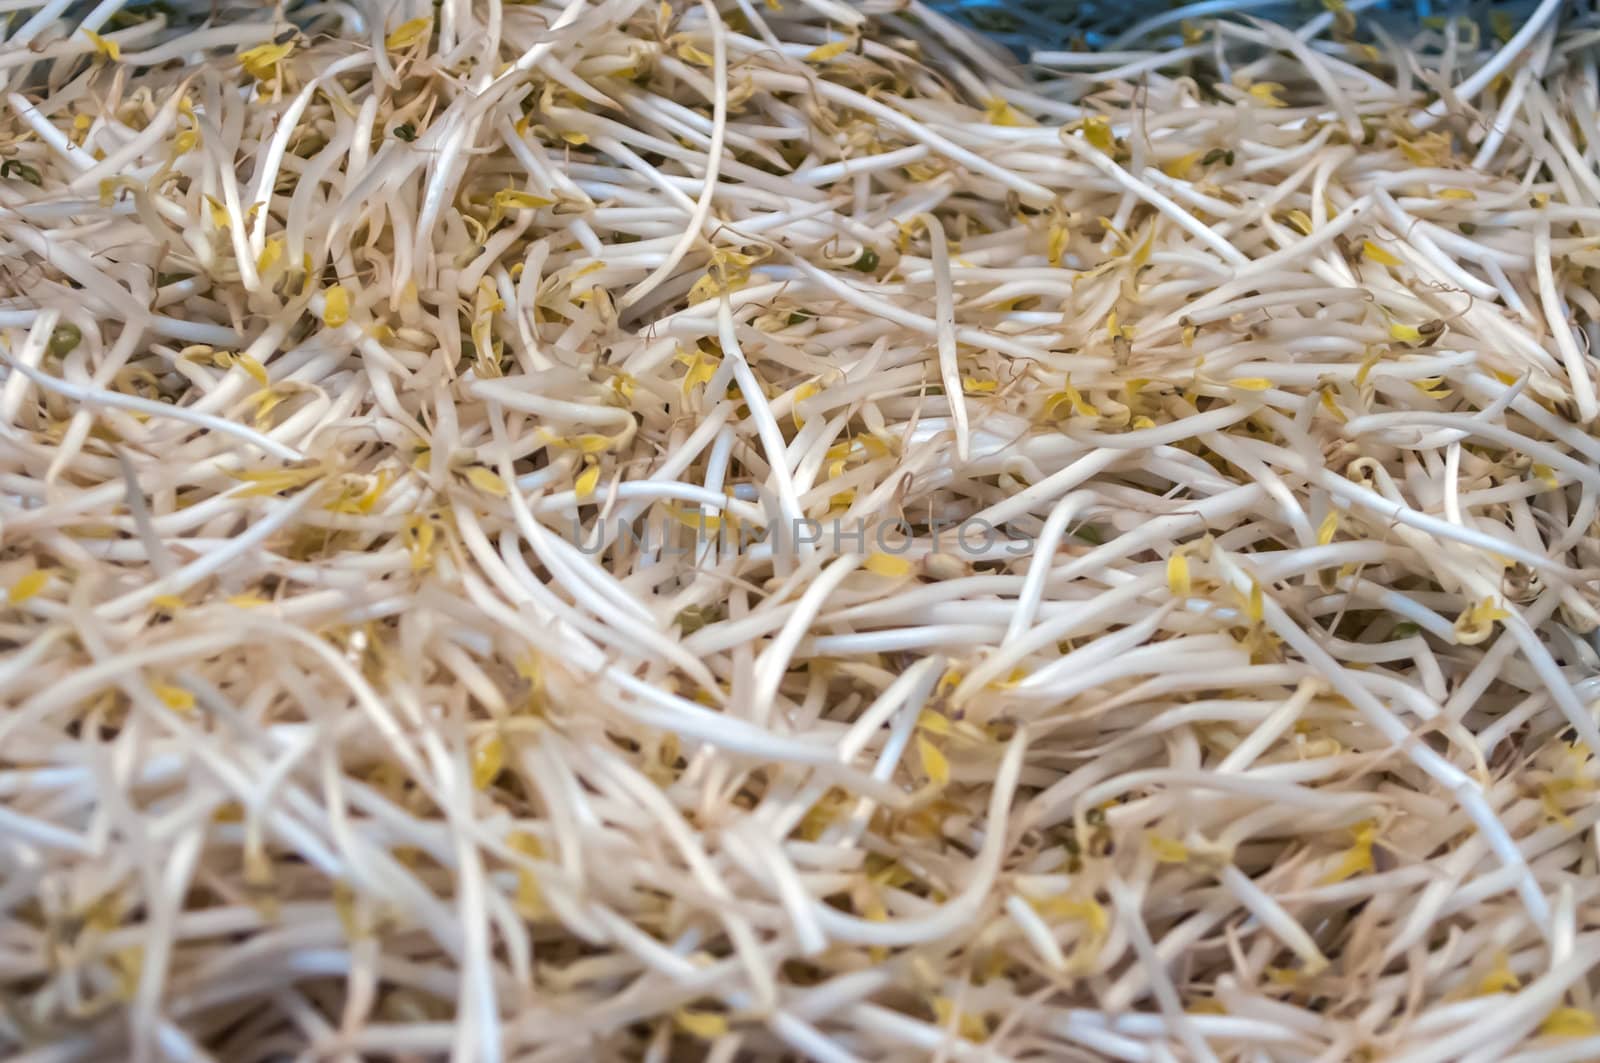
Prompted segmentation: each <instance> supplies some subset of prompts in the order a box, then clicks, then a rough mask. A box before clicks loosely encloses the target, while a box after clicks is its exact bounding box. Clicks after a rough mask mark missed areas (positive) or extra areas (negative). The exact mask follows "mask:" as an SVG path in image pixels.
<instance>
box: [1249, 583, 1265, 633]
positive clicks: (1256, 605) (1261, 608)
mask: <svg viewBox="0 0 1600 1063" xmlns="http://www.w3.org/2000/svg"><path fill="white" fill-rule="evenodd" d="M1266 611H1267V607H1266V595H1265V594H1264V593H1263V592H1262V590H1261V584H1260V583H1258V582H1256V581H1255V580H1251V581H1250V596H1249V597H1248V598H1247V599H1246V600H1245V615H1246V616H1248V617H1249V618H1250V622H1251V623H1252V624H1259V623H1261V618H1262V617H1263V616H1265V615H1266Z"/></svg>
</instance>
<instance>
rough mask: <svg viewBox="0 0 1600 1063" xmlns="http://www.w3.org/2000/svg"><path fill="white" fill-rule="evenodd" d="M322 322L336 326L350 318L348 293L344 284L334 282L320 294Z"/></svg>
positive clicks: (331, 326)
mask: <svg viewBox="0 0 1600 1063" xmlns="http://www.w3.org/2000/svg"><path fill="white" fill-rule="evenodd" d="M322 299H323V307H322V323H323V324H324V325H327V326H328V327H329V328H338V327H340V326H341V325H343V324H345V323H346V322H348V321H349V320H350V293H349V292H348V291H346V290H345V287H344V285H342V284H335V285H334V286H333V287H331V288H329V289H328V290H327V291H326V292H324V293H323V294H322Z"/></svg>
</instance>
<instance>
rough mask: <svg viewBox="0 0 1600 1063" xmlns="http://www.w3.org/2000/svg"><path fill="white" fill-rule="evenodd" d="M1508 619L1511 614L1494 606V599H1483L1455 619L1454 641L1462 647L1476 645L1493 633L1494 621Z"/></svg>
mask: <svg viewBox="0 0 1600 1063" xmlns="http://www.w3.org/2000/svg"><path fill="white" fill-rule="evenodd" d="M1510 617H1511V613H1510V612H1509V611H1508V610H1506V609H1503V608H1501V607H1500V606H1499V605H1496V604H1495V600H1494V598H1492V597H1488V598H1484V599H1483V600H1482V601H1481V602H1479V603H1478V604H1476V605H1473V606H1470V607H1469V608H1467V609H1464V610H1462V613H1461V615H1460V616H1458V617H1456V623H1455V635H1456V641H1457V642H1458V643H1460V644H1461V645H1463V646H1474V645H1477V644H1478V643H1480V642H1482V641H1483V640H1484V639H1487V638H1488V637H1489V636H1490V635H1491V634H1493V633H1494V625H1495V621H1497V620H1507V619H1510Z"/></svg>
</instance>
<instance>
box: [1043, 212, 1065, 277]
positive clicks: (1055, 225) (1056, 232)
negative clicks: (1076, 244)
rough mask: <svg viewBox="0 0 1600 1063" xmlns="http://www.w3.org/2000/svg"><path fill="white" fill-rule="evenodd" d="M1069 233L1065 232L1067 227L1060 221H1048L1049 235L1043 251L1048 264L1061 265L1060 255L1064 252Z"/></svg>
mask: <svg viewBox="0 0 1600 1063" xmlns="http://www.w3.org/2000/svg"><path fill="white" fill-rule="evenodd" d="M1069 235H1070V234H1069V233H1068V232H1067V227H1066V226H1065V225H1063V224H1062V223H1060V222H1058V221H1057V222H1051V223H1050V237H1049V240H1048V242H1047V245H1046V248H1045V251H1046V254H1047V255H1048V256H1049V259H1050V264H1051V265H1052V266H1059V265H1061V256H1062V255H1064V254H1066V251H1067V238H1068V236H1069Z"/></svg>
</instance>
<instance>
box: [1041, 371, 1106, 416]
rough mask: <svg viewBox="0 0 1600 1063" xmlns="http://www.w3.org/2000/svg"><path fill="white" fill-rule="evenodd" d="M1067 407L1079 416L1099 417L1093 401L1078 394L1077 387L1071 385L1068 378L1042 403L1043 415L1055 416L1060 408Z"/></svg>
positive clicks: (1098, 411)
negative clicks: (1058, 389) (1059, 388)
mask: <svg viewBox="0 0 1600 1063" xmlns="http://www.w3.org/2000/svg"><path fill="white" fill-rule="evenodd" d="M1063 406H1065V407H1069V408H1070V409H1071V410H1072V412H1073V413H1075V414H1077V415H1078V416H1080V417H1099V416H1100V410H1099V408H1098V407H1097V406H1095V405H1094V403H1092V402H1089V401H1087V400H1086V399H1084V397H1083V396H1082V395H1081V394H1079V392H1078V389H1077V388H1075V387H1073V386H1072V381H1071V380H1070V379H1068V380H1066V381H1063V383H1062V387H1061V390H1060V391H1058V392H1056V393H1055V394H1053V395H1051V396H1050V397H1049V398H1048V399H1046V400H1045V403H1044V415H1045V416H1046V417H1055V416H1056V415H1057V413H1058V412H1059V411H1060V410H1061V408H1062V407H1063Z"/></svg>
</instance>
